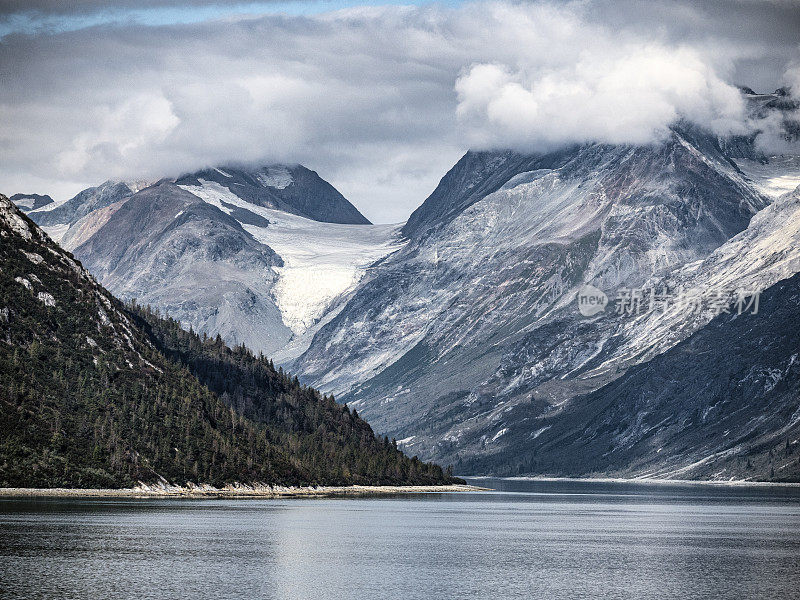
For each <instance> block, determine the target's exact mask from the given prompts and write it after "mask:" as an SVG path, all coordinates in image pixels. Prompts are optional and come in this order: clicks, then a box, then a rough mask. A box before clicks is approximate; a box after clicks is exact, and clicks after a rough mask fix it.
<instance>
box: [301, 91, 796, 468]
mask: <svg viewBox="0 0 800 600" xmlns="http://www.w3.org/2000/svg"><path fill="white" fill-rule="evenodd" d="M766 96H768V97H767V98H762V97H761V96H759V97H758V98H754V99H752V107H753V110H754V111H758V110H774V109H775V107H774V106H773V105H772V104H771V103H773V101H775V100H776V98H777V95H766ZM781 106H783V105H781ZM780 109H781V110H783V108H780ZM798 184H800V158H798V157H794V156H782V157H771V156H767V155H764V154H763V153H762V152H761V151H760V150H759V147H758V146H757V145H756V144H755V143H754V140H753V137H750V138H719V137H717V136H715V135H713V134H711V133H709V132H707V131H705V130H704V129H703V128H701V127H699V126H696V125H692V124H689V123H685V122H681V123H677V124H676V125H675V126H674V127H673V128H672V130H671V133H670V135H669V136H668V138H667V139H665V140H663V141H662V142H659V143H655V144H652V145H647V146H637V147H633V146H612V145H603V144H584V145H579V146H574V147H570V148H563V149H559V150H558V151H554V152H549V153H541V154H531V155H523V154H519V153H515V152H510V151H498V152H469V153H467V155H465V156H464V158H462V159H461V161H459V163H458V164H457V165H456V166H455V167H454V168H453V169H452V170H451V171H450V172H449V173H448V174H447V175H446V176H445V177H444V178H443V179H442V181H441V183H440V185H439V186H438V187H437V189H436V190H435V191H434V192H433V194H431V196H430V197H429V198H428V200H426V201H425V202H424V203H423V205H422V206H421V207H420V208H419V209H417V211H415V213H414V214H413V215H412V216H411V218H410V219H409V221H408V223H407V224H406V225H405V226H404V228H403V233H404V234H405V236H407V238H408V239H409V241H408V243H407V244H406V245H405V246H404V247H402V248H401V249H400V250H398V251H397V252H395V253H393V254H391V255H389V256H388V257H386V258H384V259H383V260H381V261H379V262H378V263H376V264H375V265H373V266H372V267H371V269H370V271H369V272H368V274H367V276H365V277H364V279H363V280H362V281H361V283H360V284H359V285H358V287H357V288H356V289H355V290H354V291H353V292H352V293H351V294H350V296H349V297H348V298H347V301H346V302H345V303H344V305H343V306H342V308H341V309H339V310H338V311H337V312H336V314H335V315H334V316H332V317H331V318H330V319H328V320H327V322H326V323H325V324H324V325H323V326H321V327H320V328H319V329H318V330H317V331H316V332H315V335H314V338H313V340H312V341H311V343H310V344H309V346H308V348H307V350H305V351H304V352H303V353H302V354H301V355H300V356H299V357H298V358H297V359H296V360H295V361H294V362H291V363H290V366H291V368H292V369H293V370H295V371H297V372H298V373H299V374H300V376H301V378H303V380H304V381H306V382H308V383H310V384H313V385H315V386H318V387H320V388H321V389H325V390H327V391H332V392H334V393H336V394H337V396H338V397H339V398H340V400H344V401H346V402H348V404H349V405H350V406H353V407H357V409H358V410H359V412H360V413H361V414H363V415H365V416H366V417H367V418H368V419H369V420H370V421H371V422H372V423H373V425H374V426H375V427H376V428H377V430H379V431H381V432H384V433H387V434H388V435H391V436H394V437H396V438H397V439H398V440H401V443H402V444H403V447H405V448H409V449H413V452H414V453H417V454H419V455H420V456H423V457H425V458H427V459H434V458H435V459H437V460H440V461H444V462H445V463H449V462H453V463H456V464H461V465H462V472H470V473H481V474H487V473H509V472H513V473H515V474H536V473H539V472H541V471H539V470H537V469H536V468H534V467H530V469H531V470H529V471H526V470H525V469H526V468H525V465H524V464H522V466H520V464H521V463H515V462H514V456H515V455H516V453H519V452H520V448H521V447H522V446H521V444H522V441H521V440H523V439H527V440H528V441H529V442H530V441H531V440H534V439H537V435H541V432H540V430H541V429H542V427H545V425H541V426H540V425H539V423H540V421H542V420H546V419H550V417H551V416H552V415H556V416H554V417H553V419H555V420H558V419H560V418H561V417H559V416H558V415H562V414H564V415H566V414H567V412H568V411H569V410H570V407H572V406H574V405H575V403H576V402H577V401H578V400H577V399H578V398H583V397H585V396H586V395H587V394H590V393H592V392H594V391H596V390H599V389H601V388H603V387H604V386H607V385H609V384H610V383H611V382H613V381H615V380H616V379H618V378H620V377H622V376H623V375H625V373H626V372H627V371H628V370H629V369H630V368H632V367H634V366H635V365H639V364H642V363H646V362H647V361H649V360H652V359H654V358H655V357H657V356H659V355H661V354H663V353H664V352H667V351H668V350H669V349H670V348H672V347H674V346H675V345H676V344H678V343H680V342H682V341H683V340H685V339H686V338H688V337H689V336H691V335H692V334H693V333H694V332H695V331H697V330H699V329H701V328H703V327H705V326H706V325H707V324H708V323H709V322H710V321H711V320H712V318H713V316H714V315H713V311H711V310H709V309H708V307H706V308H705V309H703V310H699V311H697V312H696V313H693V314H691V315H687V313H686V311H685V310H683V312H682V309H681V307H680V306H678V304H677V303H673V305H672V306H670V307H668V308H667V309H666V310H664V311H663V312H660V311H652V312H648V313H647V314H641V315H639V314H636V315H630V314H616V311H615V310H613V309H614V307H615V300H616V299H617V296H618V294H620V293H621V292H623V291H624V290H659V291H661V293H663V292H664V291H666V292H669V293H670V294H672V295H674V296H677V295H679V293H680V292H684V291H691V290H692V289H694V288H696V289H698V290H701V291H702V292H703V293H704V294H706V296H707V295H708V294H711V293H712V292H716V291H719V293H720V294H721V296H724V297H725V298H728V299H729V297H730V295H731V294H733V293H734V292H735V291H736V290H737V289H739V288H748V287H751V286H755V287H757V289H758V290H763V289H766V288H767V287H769V286H771V285H774V284H775V283H776V282H777V281H779V280H780V279H783V278H786V277H790V276H791V275H793V274H794V273H795V272H797V271H798V270H800V262H799V261H798V250H797V248H798V246H797V243H796V242H797V236H798V221H797V220H796V218H797V215H796V213H795V210H796V203H797V196H796V194H792V193H789V194H787V195H783V196H782V194H784V192H786V191H788V190H792V189H794V187H795V186H797V185H798ZM778 198H779V200H776V199H778ZM754 216H755V218H754ZM587 285H591V286H593V287H594V288H596V289H597V290H598V291H604V292H606V294H607V296H608V298H609V299H610V307H609V308H608V310H606V311H604V312H602V313H601V314H599V315H597V314H596V315H594V316H593V317H591V318H587V317H584V316H583V315H582V314H581V313H580V312H579V310H578V306H577V303H576V295H577V294H578V292H579V291H580V290H582V289H583V288H584V287H585V286H587ZM704 301H705V302H706V303H708V302H709V301H710V298H708V297H704ZM521 415H524V417H521ZM564 418H565V419H566V417H564ZM546 422H547V424H548V425H549V426H552V427H553V428H555V426H554V425H551V421H550V420H546ZM739 426H740V428H741V431H744V430H746V427H747V425H746V423H744V422H741V423H739ZM511 432H516V434H515V435H511ZM525 436H527V438H526V437H525ZM531 444H532V442H531ZM531 447H533V445H531ZM554 448H555V447H554ZM562 450H563V451H564V452H566V453H569V452H571V450H564V449H563V448H562ZM684 450H685V452H684V453H683V455H678V456H677V460H684V459H685V461H690V455H692V452H690V451H688V450H687V449H686V448H684ZM553 452H555V450H553ZM459 461H460V462H459ZM512 464H513V465H514V467H513V468H511V469H510V468H509V465H512ZM527 464H528V465H529V466H530V464H531V463H527ZM686 464H688V462H687V463H686ZM608 468H609V469H612V468H614V469H621V467H620V466H619V465H609V466H608ZM642 468H644V467H642ZM628 473H629V474H632V473H639V471H633V470H630V471H628ZM704 475H707V474H704ZM692 476H700V475H699V474H698V473H693V474H692ZM755 476H758V477H769V473H768V472H767V473H766V474H765V473H764V472H763V470H762V471H759V472H757V473H755Z"/></svg>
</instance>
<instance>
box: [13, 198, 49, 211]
mask: <svg viewBox="0 0 800 600" xmlns="http://www.w3.org/2000/svg"><path fill="white" fill-rule="evenodd" d="M11 201H12V202H13V203H14V204H16V205H17V206H18V207H19V208H21V209H23V210H25V211H31V210H37V209H39V208H42V207H45V206H47V205H48V204H52V203H53V199H52V198H51V197H50V196H47V195H40V194H14V195H13V196H11Z"/></svg>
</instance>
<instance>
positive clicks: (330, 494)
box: [0, 484, 490, 499]
mask: <svg viewBox="0 0 800 600" xmlns="http://www.w3.org/2000/svg"><path fill="white" fill-rule="evenodd" d="M488 490H490V488H483V487H478V486H473V485H464V484H450V485H351V486H307V487H295V486H261V485H259V486H249V485H229V486H225V487H222V488H215V487H213V486H210V485H198V486H191V487H180V486H165V485H145V484H141V485H138V486H136V487H133V488H122V489H113V488H104V489H80V488H0V499H3V498H227V499H231V498H261V499H274V498H366V497H383V496H397V495H403V494H450V493H461V492H479V491H488Z"/></svg>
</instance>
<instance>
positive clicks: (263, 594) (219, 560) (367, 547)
mask: <svg viewBox="0 0 800 600" xmlns="http://www.w3.org/2000/svg"><path fill="white" fill-rule="evenodd" d="M475 483H478V484H479V485H487V486H490V487H493V488H495V489H496V490H497V491H496V492H490V493H467V494H435V495H418V496H404V497H399V498H391V499H364V500H343V499H338V500H117V499H114V500H38V501H29V500H0V597H2V598H26V599H28V598H59V599H71V598H80V599H86V598H175V597H186V598H203V597H213V598H279V599H284V598H292V599H294V598H298V599H303V600H305V599H317V598H319V599H332V600H333V599H336V600H338V599H341V598H379V599H380V598H398V599H401V598H402V599H403V600H409V599H415V598H459V599H460V598H491V597H495V598H547V599H549V598H554V599H559V598H570V599H572V598H631V599H633V598H636V599H644V598H659V599H661V598H676V599H677V598H680V599H681V600H683V599H686V598H714V599H718V598H731V599H734V598H735V599H737V600H738V599H741V598H770V599H771V598H800V489H798V488H789V487H746V488H745V487H710V486H699V485H654V484H631V483H599V482H563V481H562V482H541V481H540V482H531V481H507V480H479V481H476V482H475Z"/></svg>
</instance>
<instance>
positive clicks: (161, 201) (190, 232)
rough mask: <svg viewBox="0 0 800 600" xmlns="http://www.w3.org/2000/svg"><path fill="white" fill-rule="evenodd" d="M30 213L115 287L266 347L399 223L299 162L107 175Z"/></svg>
mask: <svg viewBox="0 0 800 600" xmlns="http://www.w3.org/2000/svg"><path fill="white" fill-rule="evenodd" d="M29 216H30V217H31V218H32V219H34V220H35V221H36V222H37V223H39V224H40V225H42V226H43V228H44V229H45V230H46V231H47V232H48V233H49V234H50V235H51V237H53V238H54V239H55V240H56V241H58V242H59V243H60V244H61V245H62V246H63V247H65V248H67V249H69V250H71V251H73V252H74V254H75V255H76V256H77V257H78V258H79V259H80V260H81V261H82V262H83V263H84V264H85V265H86V266H87V268H88V269H89V270H90V271H91V272H92V273H93V274H95V276H97V277H98V279H99V280H100V281H101V282H102V283H103V285H105V286H106V287H107V288H108V289H110V290H111V291H112V292H114V293H115V294H117V295H118V296H120V297H122V298H126V299H130V298H136V299H137V300H138V301H139V302H141V303H144V304H150V305H152V306H154V307H157V308H159V309H160V310H161V311H163V312H167V313H168V314H170V315H171V316H173V317H175V318H176V319H178V320H180V321H181V322H182V323H183V324H184V326H186V327H187V328H188V327H192V328H194V330H195V331H198V332H201V333H207V334H209V335H212V336H214V335H217V334H220V335H222V336H223V338H224V339H225V340H226V341H228V342H229V343H231V344H242V343H243V344H245V345H246V346H247V347H249V348H252V349H254V350H255V351H257V352H258V351H263V352H265V353H267V354H274V353H275V352H276V351H278V350H279V349H283V348H284V347H286V346H287V344H289V342H290V341H293V340H296V339H297V338H299V337H301V336H302V335H303V334H304V333H305V332H306V331H307V330H308V329H309V328H310V327H312V326H313V325H315V324H316V323H317V322H318V321H319V320H320V319H321V318H322V317H323V316H324V314H325V313H326V312H327V311H328V310H330V309H331V308H333V306H334V305H335V304H336V302H337V301H338V300H339V299H340V298H341V297H342V295H343V294H346V293H347V292H348V291H349V290H350V289H351V288H352V287H354V286H355V284H356V283H357V282H358V281H359V280H360V278H361V276H362V275H363V273H364V271H365V269H366V267H367V266H368V265H369V264H370V263H371V262H373V261H374V260H376V259H377V258H380V257H381V256H383V255H384V254H386V253H387V252H390V251H391V250H393V249H394V248H395V247H396V246H397V244H398V242H397V228H396V227H392V226H390V227H386V226H373V225H370V224H369V221H367V219H366V218H364V216H363V215H361V213H359V212H358V210H357V209H356V208H355V207H354V206H353V205H352V204H350V203H349V202H348V201H347V200H346V199H345V198H344V197H343V196H342V195H341V194H340V193H339V192H337V191H336V190H335V189H334V188H333V186H331V185H330V184H329V183H327V182H325V181H324V180H322V179H321V178H320V177H319V176H318V175H317V174H316V173H315V172H313V171H310V170H309V169H306V168H305V167H302V166H299V165H296V166H282V165H271V166H266V167H261V168H255V169H243V168H238V167H237V168H234V167H224V168H216V169H207V170H203V171H199V172H197V173H192V174H187V175H183V176H181V177H179V178H177V179H175V180H167V179H164V180H161V181H159V182H157V183H156V184H153V185H149V184H146V183H132V182H111V181H109V182H106V183H104V184H102V185H101V186H98V187H96V188H90V189H88V190H85V191H83V192H81V193H80V194H78V195H77V196H75V197H74V198H72V199H71V200H69V201H67V202H66V203H64V204H62V205H60V206H57V207H55V208H53V209H52V210H47V207H45V208H44V209H42V210H32V211H30V212H29ZM298 343H299V344H300V347H301V348H302V344H303V342H302V341H298Z"/></svg>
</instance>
